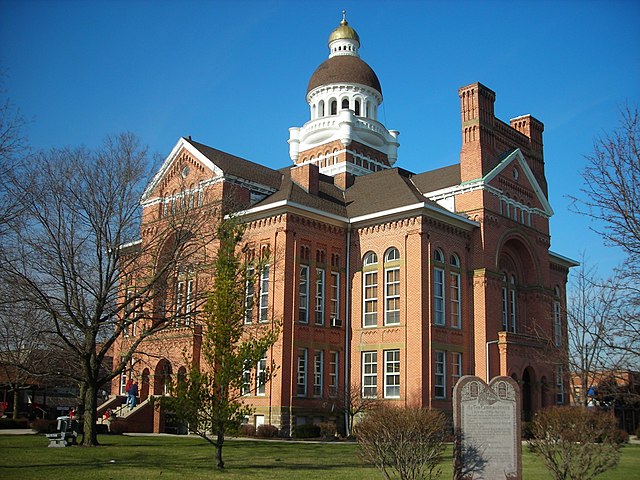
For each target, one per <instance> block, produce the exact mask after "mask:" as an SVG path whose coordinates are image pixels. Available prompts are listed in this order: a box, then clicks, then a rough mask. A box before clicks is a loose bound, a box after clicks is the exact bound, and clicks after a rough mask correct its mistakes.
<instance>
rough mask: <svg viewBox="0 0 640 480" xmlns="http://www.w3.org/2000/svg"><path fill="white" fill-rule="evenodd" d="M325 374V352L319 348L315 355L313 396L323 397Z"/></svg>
mask: <svg viewBox="0 0 640 480" xmlns="http://www.w3.org/2000/svg"><path fill="white" fill-rule="evenodd" d="M323 376H324V352H323V351H322V350H317V351H316V353H315V355H314V356H313V396H314V397H322V383H323V378H322V377H323Z"/></svg>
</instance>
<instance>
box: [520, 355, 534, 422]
mask: <svg viewBox="0 0 640 480" xmlns="http://www.w3.org/2000/svg"><path fill="white" fill-rule="evenodd" d="M533 382H534V373H533V370H532V369H531V367H527V368H525V369H524V372H523V373H522V390H521V395H522V418H523V420H524V421H525V422H528V421H530V420H531V418H532V416H533V398H532V395H533V391H532V390H533Z"/></svg>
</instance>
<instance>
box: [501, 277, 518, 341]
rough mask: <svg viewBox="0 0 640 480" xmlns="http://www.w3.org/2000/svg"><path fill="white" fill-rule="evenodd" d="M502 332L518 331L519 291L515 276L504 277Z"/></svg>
mask: <svg viewBox="0 0 640 480" xmlns="http://www.w3.org/2000/svg"><path fill="white" fill-rule="evenodd" d="M502 281H503V284H502V330H503V331H505V332H512V333H515V332H516V331H517V308H518V303H517V298H518V297H517V291H516V277H515V275H510V276H509V275H507V274H506V273H504V274H503V276H502Z"/></svg>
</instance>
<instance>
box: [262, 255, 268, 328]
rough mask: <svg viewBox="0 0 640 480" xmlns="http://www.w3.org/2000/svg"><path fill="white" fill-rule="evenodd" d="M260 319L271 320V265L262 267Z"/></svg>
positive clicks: (263, 320)
mask: <svg viewBox="0 0 640 480" xmlns="http://www.w3.org/2000/svg"><path fill="white" fill-rule="evenodd" d="M260 321H261V322H268V321H269V265H265V266H264V267H263V268H262V274H261V275H260Z"/></svg>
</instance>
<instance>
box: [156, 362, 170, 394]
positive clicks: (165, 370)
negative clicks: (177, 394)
mask: <svg viewBox="0 0 640 480" xmlns="http://www.w3.org/2000/svg"><path fill="white" fill-rule="evenodd" d="M172 373H173V372H172V368H171V363H170V362H169V360H167V359H164V358H163V359H162V360H160V361H159V362H158V365H156V371H155V372H154V381H153V394H154V395H169V390H170V387H171V375H172Z"/></svg>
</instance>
